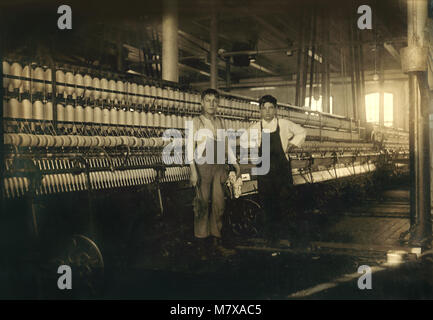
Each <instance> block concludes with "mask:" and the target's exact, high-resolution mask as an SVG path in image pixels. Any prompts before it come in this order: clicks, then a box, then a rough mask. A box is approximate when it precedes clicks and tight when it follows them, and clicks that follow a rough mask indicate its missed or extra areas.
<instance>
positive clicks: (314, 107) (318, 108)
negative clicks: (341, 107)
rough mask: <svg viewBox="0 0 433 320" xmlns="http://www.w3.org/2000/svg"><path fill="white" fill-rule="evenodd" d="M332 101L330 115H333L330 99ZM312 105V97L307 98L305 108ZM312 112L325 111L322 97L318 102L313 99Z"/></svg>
mask: <svg viewBox="0 0 433 320" xmlns="http://www.w3.org/2000/svg"><path fill="white" fill-rule="evenodd" d="M329 100H330V104H331V105H330V107H329V113H332V106H333V105H332V97H331V98H330V99H329ZM309 105H310V97H306V98H305V106H307V107H308V106H309ZM311 110H313V111H320V112H322V111H323V108H322V96H320V97H319V100H316V99H314V98H313V100H312V101H311Z"/></svg>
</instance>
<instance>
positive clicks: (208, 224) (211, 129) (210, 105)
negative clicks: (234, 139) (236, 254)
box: [190, 89, 240, 258]
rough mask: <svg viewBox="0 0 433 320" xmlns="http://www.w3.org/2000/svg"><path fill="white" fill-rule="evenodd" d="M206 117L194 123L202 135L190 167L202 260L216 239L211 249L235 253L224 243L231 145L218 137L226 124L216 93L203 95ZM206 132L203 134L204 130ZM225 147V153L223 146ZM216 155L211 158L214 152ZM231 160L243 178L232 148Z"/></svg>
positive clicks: (207, 91) (204, 114)
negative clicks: (225, 193) (210, 205)
mask: <svg viewBox="0 0 433 320" xmlns="http://www.w3.org/2000/svg"><path fill="white" fill-rule="evenodd" d="M201 105H202V114H201V115H200V116H199V117H196V118H194V119H193V128H194V130H193V133H194V135H195V134H196V132H197V131H198V132H199V133H200V135H199V139H198V141H197V142H195V143H194V161H192V162H191V163H190V167H191V176H190V182H191V185H192V186H194V187H195V189H196V195H195V200H194V236H195V238H196V239H197V241H198V243H199V250H200V251H201V252H200V254H201V255H202V258H205V255H206V254H205V253H204V252H203V251H205V249H204V248H205V247H206V246H207V244H206V243H205V242H206V241H207V240H209V237H213V239H212V243H211V245H213V246H214V249H216V250H218V251H219V252H220V253H221V254H223V255H226V254H232V253H233V252H232V251H230V250H228V249H226V248H224V247H223V246H222V243H221V229H222V216H223V213H224V209H225V199H224V191H223V183H225V181H226V180H227V171H226V163H227V161H226V160H227V157H226V152H225V150H227V143H225V142H226V141H225V137H224V138H223V139H224V140H223V141H221V140H218V138H220V137H219V136H218V134H217V130H218V129H220V130H221V129H222V130H224V129H225V128H224V124H223V122H222V120H221V119H220V118H219V117H218V116H216V114H217V111H218V106H219V93H218V91H216V90H213V89H207V90H205V91H203V93H202V95H201ZM202 129H203V130H202ZM223 145H225V148H224V149H223V148H222V146H223ZM211 150H213V155H212V154H207V152H211ZM217 150H220V151H224V160H223V162H221V159H220V161H218V156H217ZM227 155H228V157H229V158H230V159H231V160H232V161H231V162H232V165H233V166H234V167H235V169H236V173H237V176H239V175H240V167H239V165H238V164H237V163H236V157H235V155H234V154H233V152H231V149H230V148H228V152H227ZM211 194H212V201H211V202H212V207H211V212H210V214H209V210H208V207H209V198H210V196H211Z"/></svg>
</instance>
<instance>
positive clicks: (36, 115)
mask: <svg viewBox="0 0 433 320" xmlns="http://www.w3.org/2000/svg"><path fill="white" fill-rule="evenodd" d="M32 116H33V119H34V120H44V108H43V104H42V102H41V101H39V100H36V101H35V102H33V110H32Z"/></svg>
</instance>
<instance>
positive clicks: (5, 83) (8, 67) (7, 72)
mask: <svg viewBox="0 0 433 320" xmlns="http://www.w3.org/2000/svg"><path fill="white" fill-rule="evenodd" d="M2 65H3V75H10V72H11V65H10V64H9V62H7V61H2ZM9 83H10V79H9V78H6V77H5V76H3V88H5V89H6V88H8V87H9Z"/></svg>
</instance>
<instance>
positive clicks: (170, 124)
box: [165, 114, 174, 128]
mask: <svg viewBox="0 0 433 320" xmlns="http://www.w3.org/2000/svg"><path fill="white" fill-rule="evenodd" d="M173 118H174V117H173V115H172V114H171V115H167V116H166V117H165V121H166V123H165V125H166V128H173Z"/></svg>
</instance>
